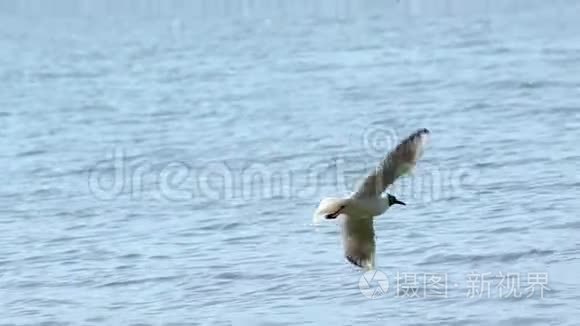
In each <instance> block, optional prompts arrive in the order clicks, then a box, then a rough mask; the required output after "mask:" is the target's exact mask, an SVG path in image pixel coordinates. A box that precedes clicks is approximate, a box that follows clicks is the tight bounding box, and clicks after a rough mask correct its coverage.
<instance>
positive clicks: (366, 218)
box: [314, 128, 430, 269]
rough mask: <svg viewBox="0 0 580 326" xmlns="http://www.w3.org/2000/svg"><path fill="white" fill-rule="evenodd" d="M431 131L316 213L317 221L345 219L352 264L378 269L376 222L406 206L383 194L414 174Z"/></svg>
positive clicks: (326, 200)
mask: <svg viewBox="0 0 580 326" xmlns="http://www.w3.org/2000/svg"><path fill="white" fill-rule="evenodd" d="M429 133H430V132H429V130H427V129H425V128H423V129H419V130H417V131H415V132H414V133H412V134H411V135H410V136H408V137H407V138H405V139H404V140H403V141H402V142H401V143H399V144H398V145H397V147H395V148H394V149H393V150H391V152H389V153H388V154H387V156H386V157H385V158H384V159H383V161H382V162H381V163H380V164H379V165H378V166H377V167H376V168H375V169H374V170H373V171H372V172H371V173H370V174H369V175H368V176H367V177H366V178H365V179H364V181H363V182H362V184H361V185H360V187H359V188H358V189H357V190H356V191H355V192H354V193H353V194H351V195H350V196H349V197H346V198H324V199H322V200H321V201H320V204H319V205H318V208H317V209H316V211H315V212H314V221H315V222H316V221H320V220H325V219H326V220H332V219H336V218H337V217H338V216H341V220H342V241H343V247H344V255H345V257H346V260H348V261H349V262H350V263H351V264H353V265H355V266H358V267H361V268H365V269H374V266H375V230H374V228H373V219H374V217H376V216H379V215H382V214H383V213H384V212H386V211H387V209H389V207H391V206H393V205H406V204H405V203H404V202H402V201H400V200H399V199H397V197H395V196H393V195H391V194H388V193H387V194H386V196H382V194H383V192H384V191H385V190H386V188H387V187H389V186H390V185H391V184H393V183H394V182H395V180H396V179H397V178H399V177H400V176H403V175H406V174H410V173H411V172H412V171H413V169H414V168H415V165H416V163H417V160H419V158H420V157H421V156H422V155H423V149H424V147H425V145H426V143H427V140H428V138H429V137H428V136H429Z"/></svg>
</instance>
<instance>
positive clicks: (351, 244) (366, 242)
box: [342, 215, 375, 268]
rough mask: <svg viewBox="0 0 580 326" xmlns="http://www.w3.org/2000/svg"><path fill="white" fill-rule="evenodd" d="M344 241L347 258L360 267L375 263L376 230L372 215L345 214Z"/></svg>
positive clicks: (371, 265)
mask: <svg viewBox="0 0 580 326" xmlns="http://www.w3.org/2000/svg"><path fill="white" fill-rule="evenodd" d="M343 217H344V218H343V221H342V223H343V224H342V241H343V246H344V255H345V257H346V259H347V260H348V261H349V262H350V263H352V264H353V265H356V266H358V267H363V268H364V267H366V268H372V267H374V264H375V230H374V228H373V218H372V217H370V216H369V217H352V216H349V215H343Z"/></svg>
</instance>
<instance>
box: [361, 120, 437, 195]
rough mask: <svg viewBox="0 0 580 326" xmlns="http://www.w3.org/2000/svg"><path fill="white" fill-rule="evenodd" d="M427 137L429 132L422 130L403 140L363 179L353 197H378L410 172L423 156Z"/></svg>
mask: <svg viewBox="0 0 580 326" xmlns="http://www.w3.org/2000/svg"><path fill="white" fill-rule="evenodd" d="M428 135H429V130H427V129H425V128H423V129H419V130H417V131H415V132H414V133H412V134H411V135H410V136H409V137H407V138H405V139H404V140H403V141H402V142H401V143H400V144H399V145H397V147H395V149H393V150H392V151H391V152H390V153H389V154H388V155H387V156H386V157H385V159H384V160H383V161H382V162H381V164H379V166H377V167H376V168H375V170H374V171H373V172H372V173H371V174H369V175H368V176H367V177H366V178H365V180H364V181H363V183H362V184H361V186H360V187H359V188H358V189H357V191H356V192H355V193H354V195H353V197H355V198H368V197H379V196H380V195H381V194H382V193H383V191H385V189H387V187H388V186H390V185H391V184H393V182H395V180H396V179H397V178H398V177H400V176H401V175H403V174H405V173H407V172H409V171H410V170H412V169H413V168H414V167H415V164H416V163H417V160H418V159H419V158H420V157H421V155H422V154H423V148H424V146H425V144H426V143H427V139H428Z"/></svg>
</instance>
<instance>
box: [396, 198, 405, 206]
mask: <svg viewBox="0 0 580 326" xmlns="http://www.w3.org/2000/svg"><path fill="white" fill-rule="evenodd" d="M394 204H399V205H403V206H407V204H405V203H403V202H402V201H400V200H398V199H395V201H394V202H393V205H394Z"/></svg>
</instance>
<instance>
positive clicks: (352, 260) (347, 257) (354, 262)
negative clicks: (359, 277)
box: [346, 256, 363, 268]
mask: <svg viewBox="0 0 580 326" xmlns="http://www.w3.org/2000/svg"><path fill="white" fill-rule="evenodd" d="M346 260H348V262H349V263H351V264H353V265H355V266H357V267H360V268H362V267H363V266H362V264H361V263H360V262H359V261H358V260H355V259H354V258H352V257H351V256H346Z"/></svg>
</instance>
